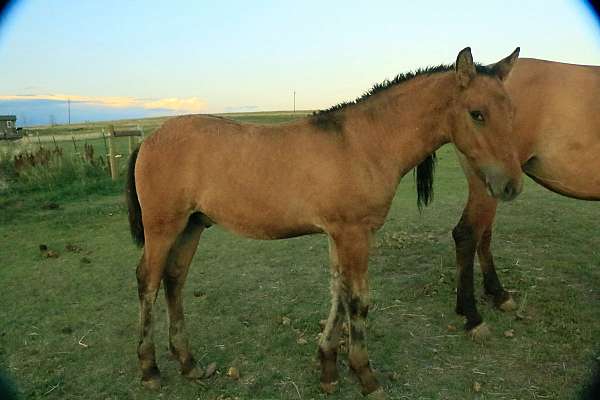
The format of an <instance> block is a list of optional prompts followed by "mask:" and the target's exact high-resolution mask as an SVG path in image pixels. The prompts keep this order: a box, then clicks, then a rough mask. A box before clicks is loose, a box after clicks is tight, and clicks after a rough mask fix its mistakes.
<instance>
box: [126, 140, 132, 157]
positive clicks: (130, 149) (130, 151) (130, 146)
mask: <svg viewBox="0 0 600 400" xmlns="http://www.w3.org/2000/svg"><path fill="white" fill-rule="evenodd" d="M127 139H129V154H131V153H133V136H129V137H128V138H127Z"/></svg>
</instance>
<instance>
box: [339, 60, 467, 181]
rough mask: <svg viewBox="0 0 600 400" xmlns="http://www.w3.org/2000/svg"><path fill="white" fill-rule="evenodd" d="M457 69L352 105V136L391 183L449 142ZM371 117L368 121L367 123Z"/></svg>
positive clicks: (405, 84) (405, 83)
mask: <svg viewBox="0 0 600 400" xmlns="http://www.w3.org/2000/svg"><path fill="white" fill-rule="evenodd" d="M454 79H455V78H454V76H453V75H452V73H451V72H449V73H448V72H447V73H436V74H432V75H429V76H423V77H417V78H414V79H413V80H411V81H408V82H404V83H402V84H399V85H398V86H396V87H393V88H390V89H388V90H387V91H385V92H384V93H382V94H381V97H380V98H374V99H373V101H367V102H365V103H363V104H361V105H360V106H358V107H356V108H355V109H354V110H352V112H351V113H349V115H348V117H349V118H348V122H349V123H352V124H353V126H354V127H355V128H354V129H350V130H349V131H348V135H349V136H350V137H349V138H348V139H349V141H350V142H351V143H354V144H355V149H356V151H357V152H360V153H362V154H363V156H364V157H366V158H367V159H370V160H371V162H373V163H375V164H376V165H377V168H378V169H379V170H380V172H381V173H382V174H384V175H386V176H387V177H388V179H389V180H390V182H395V184H397V183H398V182H399V180H400V178H401V177H402V176H404V174H406V173H407V172H409V171H410V170H411V169H412V168H414V167H415V166H417V165H418V164H419V163H420V162H421V161H423V160H424V159H425V158H426V157H427V156H428V155H430V154H431V153H433V152H434V151H435V150H437V149H438V148H439V147H440V146H442V145H443V144H445V143H448V142H449V137H448V131H449V124H448V112H449V108H450V107H451V106H452V105H451V99H452V97H453V92H454V87H455V81H454ZM367 121H368V122H367Z"/></svg>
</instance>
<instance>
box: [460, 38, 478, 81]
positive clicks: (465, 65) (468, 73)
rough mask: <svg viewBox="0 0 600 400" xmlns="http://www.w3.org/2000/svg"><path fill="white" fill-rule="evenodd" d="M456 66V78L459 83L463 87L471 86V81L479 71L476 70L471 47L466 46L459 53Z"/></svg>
mask: <svg viewBox="0 0 600 400" xmlns="http://www.w3.org/2000/svg"><path fill="white" fill-rule="evenodd" d="M454 68H455V70H456V80H457V81H458V85H459V86H460V87H463V88H465V87H467V86H469V83H471V80H472V79H473V78H474V77H475V74H476V73H477V72H476V71H475V64H474V63H473V56H472V55H471V48H470V47H465V48H464V49H462V50H461V51H460V53H458V56H457V57H456V64H455V67H454Z"/></svg>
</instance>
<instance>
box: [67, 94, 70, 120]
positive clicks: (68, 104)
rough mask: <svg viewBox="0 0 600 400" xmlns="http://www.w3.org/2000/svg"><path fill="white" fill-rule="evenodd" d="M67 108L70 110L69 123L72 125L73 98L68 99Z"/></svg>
mask: <svg viewBox="0 0 600 400" xmlns="http://www.w3.org/2000/svg"><path fill="white" fill-rule="evenodd" d="M67 108H68V110H69V112H68V113H69V125H71V99H67Z"/></svg>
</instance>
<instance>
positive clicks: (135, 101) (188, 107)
mask: <svg viewBox="0 0 600 400" xmlns="http://www.w3.org/2000/svg"><path fill="white" fill-rule="evenodd" d="M2 100H29V101H31V100H50V101H64V102H66V101H67V100H71V102H73V103H85V104H89V105H99V106H105V107H114V108H136V107H139V108H145V109H148V110H157V109H162V110H169V111H174V112H177V113H184V114H185V113H200V112H203V111H204V110H205V109H206V102H205V101H204V100H202V99H199V98H198V97H187V98H178V97H170V98H164V99H140V98H136V97H127V96H120V97H119V96H80V95H67V94H31V95H0V101H2Z"/></svg>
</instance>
